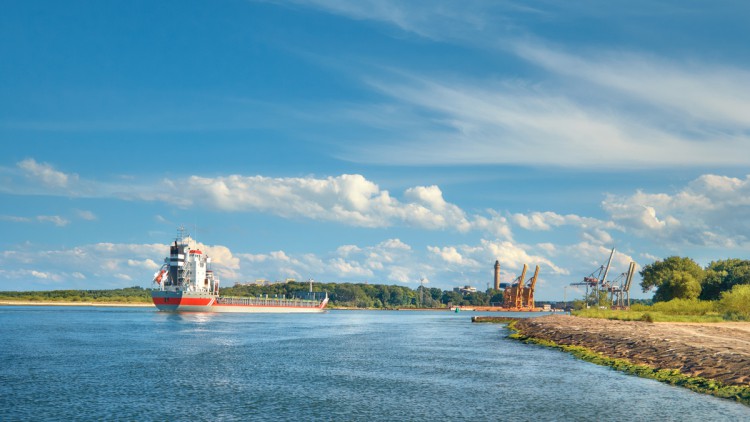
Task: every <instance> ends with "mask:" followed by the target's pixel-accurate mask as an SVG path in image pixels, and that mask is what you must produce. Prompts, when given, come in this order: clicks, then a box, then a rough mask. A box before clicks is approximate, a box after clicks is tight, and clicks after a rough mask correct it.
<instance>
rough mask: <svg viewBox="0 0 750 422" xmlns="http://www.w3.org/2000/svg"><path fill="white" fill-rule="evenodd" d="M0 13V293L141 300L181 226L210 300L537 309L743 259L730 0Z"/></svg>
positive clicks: (42, 4)
mask: <svg viewBox="0 0 750 422" xmlns="http://www.w3.org/2000/svg"><path fill="white" fill-rule="evenodd" d="M3 9H4V10H3V13H2V14H0V57H3V59H2V62H0V93H1V94H0V146H2V150H3V154H2V155H0V204H2V206H1V207H0V232H1V233H2V238H1V239H0V290H33V289H45V290H46V289H63V288H64V289H67V288H74V289H78V288H85V289H98V288H117V287H126V286H132V285H141V286H144V287H145V286H149V285H150V279H151V276H152V274H153V272H154V271H155V269H156V268H157V267H158V266H159V264H160V263H161V260H162V259H163V256H164V255H165V254H166V252H167V249H166V244H167V243H169V242H170V241H171V240H173V238H174V236H175V234H176V228H177V226H179V225H184V226H185V227H187V228H188V229H189V231H190V232H191V233H192V234H193V235H194V237H195V238H196V240H197V241H198V242H201V244H202V247H204V248H205V249H207V250H208V252H209V253H210V254H211V255H212V256H213V258H214V262H215V268H216V270H217V271H218V272H219V275H220V276H221V278H222V282H223V284H225V285H227V284H230V285H231V284H233V283H234V282H237V281H251V280H256V279H261V278H262V279H268V280H281V279H285V278H287V277H292V278H296V279H300V280H306V279H308V278H313V279H316V280H321V281H331V282H333V281H337V282H370V283H386V284H404V285H409V286H411V287H416V286H417V285H418V284H419V280H420V279H423V278H424V279H426V280H427V282H428V285H430V286H433V287H440V288H443V289H448V288H451V287H454V286H457V285H459V284H471V285H474V286H477V287H479V288H485V287H486V286H487V284H488V283H491V282H492V265H493V263H494V261H495V259H499V260H500V263H501V268H502V278H503V281H511V280H512V279H513V278H515V277H516V276H517V275H518V274H519V273H520V270H521V267H522V266H523V264H529V265H530V266H532V268H533V266H534V265H540V266H541V276H540V283H539V288H538V298H539V299H542V300H552V299H562V297H563V293H564V289H563V286H566V285H568V284H569V283H571V282H577V281H580V280H581V278H582V277H584V276H586V275H588V274H589V273H591V272H592V271H594V270H595V269H597V268H598V266H599V265H601V264H602V263H604V261H605V260H606V258H607V255H608V251H609V249H610V248H612V247H616V248H617V254H616V256H615V259H614V268H613V270H612V271H614V273H615V274H619V273H620V272H622V271H625V270H626V269H627V265H628V263H629V262H630V261H631V260H633V261H635V262H636V263H637V264H638V265H639V268H640V267H642V266H643V265H646V264H648V263H651V262H653V261H654V260H655V259H661V258H664V257H667V256H670V255H681V256H690V257H693V258H694V259H696V260H697V261H698V262H699V263H701V264H702V265H705V264H707V263H709V262H710V261H712V260H716V259H724V258H730V257H736V258H747V255H748V251H750V240H749V239H748V236H749V235H750V223H748V221H750V199H748V198H750V177H748V173H750V172H748V164H750V113H748V110H750V70H748V63H750V50H748V49H747V48H746V46H747V41H748V40H750V29H748V26H747V24H746V23H747V21H748V20H750V13H749V12H750V6H748V5H746V3H745V2H739V1H723V2H701V1H661V2H660V1H648V2H645V1H644V2H639V1H628V2H607V4H602V3H601V2H592V1H569V2H550V1H530V2H510V1H507V2H506V1H462V2H447V1H426V2H417V1H415V2H399V1H376V0H370V1H356V2H344V1H322V0H320V1H290V2H277V1H239V0H236V1H217V2H207V1H163V2H158V3H154V2H147V1H131V2H120V1H71V2H53V1H8V2H5V3H4V6H3ZM638 281H640V280H639V278H638V277H636V282H638ZM567 294H568V297H569V298H570V297H572V296H575V295H577V294H579V293H578V292H576V291H574V290H573V288H568V290H567ZM633 296H634V297H647V296H650V293H648V294H643V293H641V292H640V289H638V288H634V289H633Z"/></svg>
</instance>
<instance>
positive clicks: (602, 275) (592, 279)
mask: <svg viewBox="0 0 750 422" xmlns="http://www.w3.org/2000/svg"><path fill="white" fill-rule="evenodd" d="M614 256H615V248H612V251H611V252H610V253H609V259H608V260H607V264H606V265H601V266H599V268H597V269H596V270H594V272H592V273H591V274H589V275H588V276H587V277H584V278H583V281H579V282H578V283H570V285H571V286H585V287H586V306H587V307H588V306H589V303H588V301H589V289H591V291H592V292H593V296H594V297H595V298H596V299H594V300H595V302H596V303H595V305H596V306H598V301H599V291H600V290H601V289H602V288H603V287H604V285H605V284H606V280H607V275H608V274H609V267H610V265H612V257H614Z"/></svg>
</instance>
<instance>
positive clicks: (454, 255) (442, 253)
mask: <svg viewBox="0 0 750 422" xmlns="http://www.w3.org/2000/svg"><path fill="white" fill-rule="evenodd" d="M427 250H428V251H430V252H432V253H433V254H435V255H437V256H439V257H440V258H441V259H442V260H443V261H445V262H447V263H449V264H459V265H461V264H463V263H464V257H463V256H461V254H460V253H458V251H457V250H456V248H455V247H453V246H445V247H443V248H440V247H437V246H428V247H427Z"/></svg>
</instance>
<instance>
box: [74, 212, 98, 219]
mask: <svg viewBox="0 0 750 422" xmlns="http://www.w3.org/2000/svg"><path fill="white" fill-rule="evenodd" d="M76 214H77V215H78V217H79V218H81V219H83V220H87V221H94V220H96V214H94V213H93V212H91V211H86V210H77V211H76Z"/></svg>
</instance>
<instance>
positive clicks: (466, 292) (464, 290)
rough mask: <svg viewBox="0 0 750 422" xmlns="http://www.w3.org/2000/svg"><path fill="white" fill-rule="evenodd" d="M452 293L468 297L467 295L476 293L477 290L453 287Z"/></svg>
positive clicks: (466, 287)
mask: <svg viewBox="0 0 750 422" xmlns="http://www.w3.org/2000/svg"><path fill="white" fill-rule="evenodd" d="M453 291H454V292H457V293H461V294H462V295H468V294H469V293H476V292H477V288H476V287H471V286H463V287H454V288H453Z"/></svg>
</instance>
